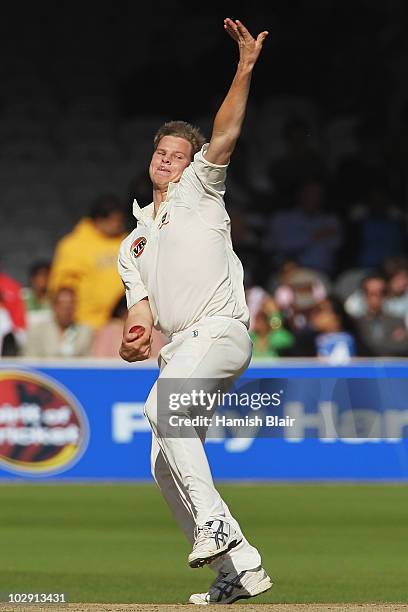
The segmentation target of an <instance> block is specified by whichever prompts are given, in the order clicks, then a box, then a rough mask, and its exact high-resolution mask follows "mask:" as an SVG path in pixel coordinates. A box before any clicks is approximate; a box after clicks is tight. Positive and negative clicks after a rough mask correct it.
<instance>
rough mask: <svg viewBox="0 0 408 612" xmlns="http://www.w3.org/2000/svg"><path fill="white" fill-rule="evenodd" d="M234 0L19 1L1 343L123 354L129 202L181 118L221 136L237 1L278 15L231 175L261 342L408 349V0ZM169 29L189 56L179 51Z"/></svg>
mask: <svg viewBox="0 0 408 612" xmlns="http://www.w3.org/2000/svg"><path fill="white" fill-rule="evenodd" d="M227 5H228V6H227ZM227 5H225V6H224V5H223V6H222V7H221V5H219V4H217V3H215V4H214V6H210V5H209V4H208V3H207V4H206V5H202V6H201V5H200V6H198V5H196V4H194V5H192V4H191V3H187V2H184V1H183V0H175V2H173V3H171V4H169V3H165V2H162V1H161V0H159V2H158V4H157V3H156V4H155V5H149V4H147V5H146V4H145V5H143V7H142V6H140V5H139V4H137V3H131V2H125V3H122V4H117V5H114V4H112V3H111V2H109V0H101V2H100V3H99V4H98V10H97V11H95V9H94V6H93V5H92V3H90V4H88V5H87V4H86V3H85V4H83V5H81V6H80V7H79V5H78V7H75V6H74V5H72V7H71V6H70V10H69V11H67V14H66V18H65V19H64V20H61V19H60V14H59V12H58V10H59V8H58V5H56V4H55V3H52V2H51V0H45V2H44V4H43V5H42V9H41V10H42V11H43V12H41V11H39V10H38V7H37V6H36V5H32V6H31V5H29V6H28V5H27V10H26V11H24V12H23V14H22V13H21V10H20V8H19V5H17V4H16V5H12V4H10V5H8V10H9V12H10V15H11V16H12V15H14V17H12V18H11V19H9V22H8V23H9V26H8V28H6V29H5V31H4V33H3V37H2V40H1V41H0V44H1V45H3V52H2V66H1V74H2V83H3V89H2V94H1V96H0V138H1V146H0V204H1V206H2V211H3V212H4V216H5V218H6V219H7V223H2V224H0V251H1V252H0V349H1V350H0V353H1V355H3V356H11V355H27V356H32V357H34V356H41V357H54V356H62V357H74V356H85V355H92V356H95V357H97V356H100V357H117V356H118V346H119V344H120V338H121V334H122V326H123V318H124V313H125V304H124V301H123V288H122V284H121V281H120V279H119V277H118V275H117V272H116V254H117V251H118V247H119V244H120V242H121V240H122V237H123V235H124V234H125V233H127V232H128V231H129V230H130V229H131V227H132V222H131V220H130V218H129V217H130V214H129V213H130V209H131V202H132V199H133V197H135V196H136V197H137V199H138V201H139V202H140V204H141V205H144V204H147V203H149V202H150V198H151V186H150V183H149V179H148V176H147V172H146V168H147V165H148V162H149V157H150V155H151V147H152V137H153V134H154V133H155V131H156V130H157V128H158V127H159V125H160V124H161V123H162V122H163V121H164V120H169V119H185V120H187V121H191V122H192V123H196V124H197V125H199V126H200V127H201V128H202V129H203V131H204V133H205V134H206V135H207V137H208V136H209V134H210V130H211V121H212V118H213V116H214V113H215V111H216V109H217V107H218V105H219V103H220V100H221V99H222V97H223V95H224V94H225V90H226V87H227V82H228V80H229V78H230V76H232V72H233V68H234V61H233V57H232V56H231V53H232V49H231V44H230V43H231V41H230V40H229V39H228V37H224V36H222V34H223V32H222V28H221V27H220V29H219V30H217V29H216V28H217V27H218V26H217V24H222V18H223V17H225V16H226V15H227V14H228V12H229V13H230V14H234V15H235V14H236V15H237V16H239V17H240V18H241V19H242V20H243V21H244V22H245V23H247V25H248V26H249V27H251V28H252V29H253V30H254V31H260V30H261V29H264V28H265V27H267V28H268V29H269V30H270V32H271V36H270V37H269V39H268V41H267V45H268V50H267V52H266V53H265V54H264V55H263V58H262V62H260V63H259V66H257V69H256V72H255V74H254V83H253V88H252V91H251V97H250V103H249V107H248V112H247V117H246V121H245V126H244V130H243V133H242V137H241V139H240V141H239V145H238V147H237V149H236V151H235V152H234V156H233V158H232V160H231V165H230V168H229V172H228V182H227V194H226V204H227V208H228V212H229V214H230V217H231V223H232V225H231V228H232V237H233V243H234V248H235V250H236V251H237V253H238V255H239V257H240V259H241V261H242V262H243V265H244V270H245V284H246V292H247V300H248V304H249V308H250V314H251V329H250V333H251V336H252V339H253V342H254V354H255V356H257V357H265V358H276V357H280V356H291V357H305V356H316V357H319V358H321V359H327V360H331V361H333V362H343V361H344V362H345V361H347V360H348V359H350V358H351V357H353V356H361V357H364V356H408V339H407V319H408V248H407V246H408V241H407V221H408V217H407V205H408V168H407V166H408V87H407V79H406V74H407V71H408V46H407V37H406V25H407V23H408V4H407V3H406V2H404V0H394V1H393V2H388V3H386V2H382V1H381V0H353V2H346V1H344V0H343V1H340V0H325V2H320V1H317V0H316V1H310V0H296V1H295V2H293V3H290V6H289V3H287V2H282V1H280V0H278V1H276V2H274V3H265V5H262V6H260V7H259V11H258V10H257V11H256V14H255V13H254V12H253V11H252V12H251V14H249V15H248V7H247V6H245V7H241V6H240V5H239V3H238V5H237V4H236V3H231V4H229V3H227ZM227 9H228V10H227ZM238 12H240V13H242V14H240V15H238ZM44 15H46V16H47V18H46V19H45V18H44ZM139 21H142V22H143V23H144V27H143V28H141V29H140V28H139V30H140V31H138V36H137V37H135V35H134V23H136V22H139ZM79 23H80V24H81V27H80V28H78V24H79ZM50 24H52V27H50ZM13 26H14V29H13ZM72 31H75V32H76V34H77V35H76V38H75V41H73V38H72ZM170 31H171V32H172V37H173V38H172V47H171V53H172V56H171V57H172V66H173V67H175V66H176V67H177V69H172V70H163V57H164V56H165V54H166V53H168V36H169V32H170ZM209 33H211V34H210V35H209ZM218 34H219V36H218ZM186 49H187V50H188V52H186ZM322 50H323V51H322ZM154 74H160V78H161V81H160V86H161V91H164V92H177V95H167V94H166V95H165V96H162V95H159V96H158V95H157V87H156V83H155V82H153V83H152V75H154ZM153 81H154V79H153ZM191 85H193V86H191ZM109 192H112V193H111V194H110V195H109ZM101 193H102V194H103V193H105V195H99V197H96V196H98V194H101ZM91 202H93V204H92V205H91ZM88 208H89V210H87V209H88ZM124 211H125V212H124ZM64 234H66V235H65V236H64ZM28 267H29V270H27V268H28ZM21 285H23V288H22V286H21ZM165 341H166V339H164V338H162V336H161V335H160V334H156V335H155V339H154V349H153V355H157V352H158V350H159V349H160V346H161V345H162V344H163V342H165Z"/></svg>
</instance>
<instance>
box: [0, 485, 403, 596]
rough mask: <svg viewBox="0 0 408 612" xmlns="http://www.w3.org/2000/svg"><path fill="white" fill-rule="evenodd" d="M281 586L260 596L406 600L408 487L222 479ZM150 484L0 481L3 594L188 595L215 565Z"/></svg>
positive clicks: (0, 585)
mask: <svg viewBox="0 0 408 612" xmlns="http://www.w3.org/2000/svg"><path fill="white" fill-rule="evenodd" d="M219 489H220V490H221V492H222V494H223V496H224V497H225V500H226V501H227V503H228V504H229V505H230V507H231V508H232V509H233V511H234V513H235V515H236V517H237V518H238V520H239V521H240V522H241V525H242V527H243V529H244V531H245V533H246V535H247V537H248V539H249V540H250V541H252V542H253V543H254V544H255V545H256V546H258V547H259V548H260V550H261V552H262V555H263V562H264V566H265V567H266V568H267V570H268V571H269V573H270V574H271V576H272V578H273V580H274V583H275V584H274V587H273V588H272V590H271V591H269V592H268V593H266V594H264V595H262V596H260V597H258V598H257V599H256V600H253V601H256V602H259V603H272V602H277V603H280V602H288V603H291V602H292V603H293V602H299V603H302V602H374V601H377V602H381V601H384V602H386V601H388V602H392V601H394V602H396V601H399V602H408V589H407V576H408V552H407V541H408V521H407V510H408V488H406V487H403V486H386V485H298V484H296V485H295V484H294V485H253V486H252V485H248V486H247V485H223V486H220V487H219ZM188 552H189V545H188V543H187V542H186V541H185V539H184V537H183V536H182V534H181V532H180V531H179V529H178V527H177V526H176V524H175V523H174V521H173V518H172V516H171V515H170V512H169V510H168V508H167V506H166V505H165V503H164V502H163V501H162V499H161V497H160V495H159V493H158V491H157V490H156V488H155V487H154V486H153V485H149V484H146V485H138V484H135V485H131V484H126V485H119V484H115V485H114V484H112V485H109V484H102V485H99V484H83V485H71V484H69V485H68V484H67V485H53V484H46V485H44V484H29V485H22V484H17V485H14V484H13V485H5V486H1V487H0V591H1V592H2V595H3V597H4V594H5V593H8V592H53V593H56V592H65V593H66V594H67V596H68V600H69V601H71V602H104V603H114V602H116V603H126V602H134V603H178V602H180V603H182V602H186V601H187V600H188V597H189V595H190V593H192V592H196V591H200V592H201V591H205V590H207V586H208V584H209V583H210V581H211V580H212V579H213V573H212V572H211V571H210V570H209V569H208V568H204V569H195V570H192V569H190V568H189V567H188V566H187V562H186V558H187V554H188Z"/></svg>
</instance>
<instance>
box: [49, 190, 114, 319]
mask: <svg viewBox="0 0 408 612" xmlns="http://www.w3.org/2000/svg"><path fill="white" fill-rule="evenodd" d="M123 231H124V212H123V207H122V204H121V202H120V201H119V200H118V198H116V197H115V196H113V195H105V196H101V197H99V198H98V199H97V200H96V201H95V202H94V204H93V206H92V207H91V210H90V213H89V216H88V217H85V218H84V219H81V220H80V221H79V223H78V224H77V225H76V227H75V228H74V230H73V231H72V232H71V233H70V234H68V235H67V236H64V238H62V240H60V242H59V243H58V245H57V249H56V253H55V257H54V261H53V264H52V268H51V275H50V290H51V292H52V293H55V292H56V291H57V290H58V289H59V288H60V287H70V288H72V289H73V290H74V292H75V295H76V299H77V306H76V313H75V319H76V321H77V322H78V323H84V324H86V325H89V326H91V327H93V328H94V329H98V328H100V327H101V326H102V325H104V324H105V323H106V322H107V321H108V320H109V318H110V314H111V312H112V309H113V307H114V305H115V304H116V303H117V302H118V300H119V299H120V297H121V296H122V295H123V285H122V281H121V279H120V277H119V274H118V272H117V265H116V261H117V255H118V251H119V247H120V244H121V242H122V240H123V238H124V233H123Z"/></svg>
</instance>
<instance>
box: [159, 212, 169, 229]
mask: <svg viewBox="0 0 408 612" xmlns="http://www.w3.org/2000/svg"><path fill="white" fill-rule="evenodd" d="M168 222H169V218H168V213H164V215H163V216H162V218H161V219H160V225H159V229H161V228H162V227H163V225H167V223H168Z"/></svg>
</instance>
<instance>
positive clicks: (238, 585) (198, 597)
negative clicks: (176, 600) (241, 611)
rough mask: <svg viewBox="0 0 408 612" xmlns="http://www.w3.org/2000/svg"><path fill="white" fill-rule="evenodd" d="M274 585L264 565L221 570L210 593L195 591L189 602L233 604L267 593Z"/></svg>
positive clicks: (204, 604) (198, 603)
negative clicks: (239, 569) (254, 567)
mask: <svg viewBox="0 0 408 612" xmlns="http://www.w3.org/2000/svg"><path fill="white" fill-rule="evenodd" d="M271 586H272V580H271V579H270V577H269V576H268V574H267V573H266V571H265V570H264V568H263V567H257V568H256V569H253V570H246V571H243V572H240V573H239V574H237V573H236V572H230V573H226V572H220V573H219V574H218V576H217V578H216V579H215V581H214V582H213V583H212V585H211V586H210V590H209V591H208V593H194V594H193V595H191V597H190V599H189V603H192V604H196V605H201V606H206V605H208V604H232V603H234V601H237V600H238V599H249V597H255V596H256V595H260V594H261V593H265V591H267V590H268V589H270V588H271Z"/></svg>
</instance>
